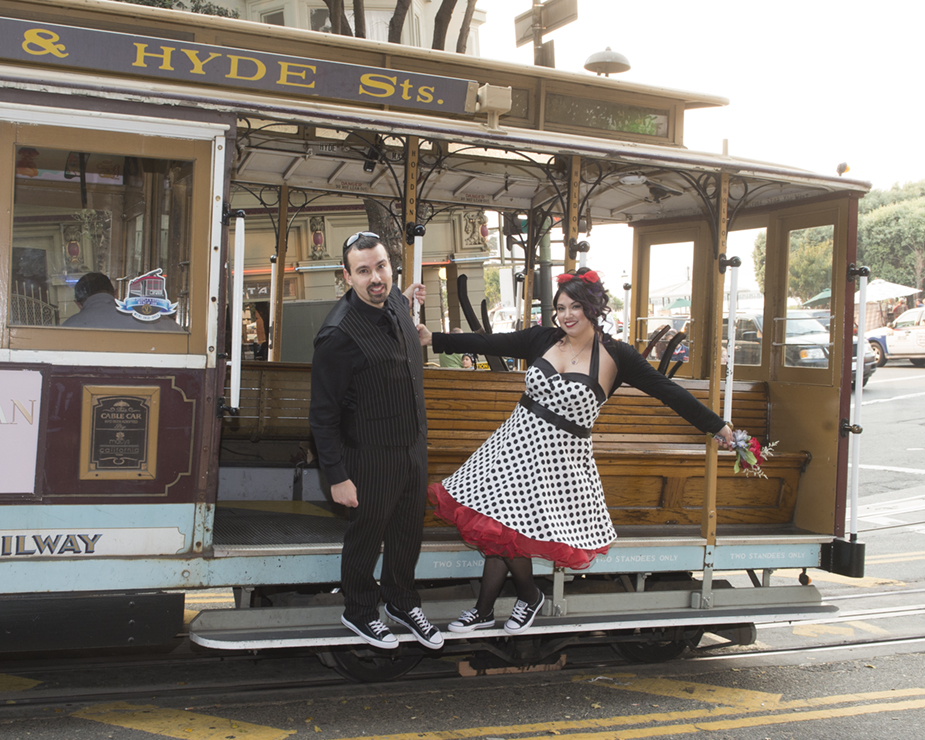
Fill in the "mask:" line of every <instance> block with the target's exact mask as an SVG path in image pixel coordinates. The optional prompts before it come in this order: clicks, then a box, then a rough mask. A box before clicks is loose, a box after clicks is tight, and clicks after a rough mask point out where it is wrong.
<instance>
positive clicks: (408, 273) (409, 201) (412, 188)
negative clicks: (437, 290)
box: [401, 136, 419, 289]
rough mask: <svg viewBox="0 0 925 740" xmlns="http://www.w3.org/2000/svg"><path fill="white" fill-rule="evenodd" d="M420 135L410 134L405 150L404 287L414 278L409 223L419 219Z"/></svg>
mask: <svg viewBox="0 0 925 740" xmlns="http://www.w3.org/2000/svg"><path fill="white" fill-rule="evenodd" d="M418 153H419V149H418V137H417V136H409V137H408V144H407V148H406V151H405V198H404V201H405V209H404V213H403V214H402V215H403V216H404V222H403V223H402V229H401V230H402V250H401V274H402V281H401V285H402V288H403V289H404V288H407V287H408V286H409V285H411V283H412V282H413V278H414V237H409V235H408V232H407V226H408V224H416V223H417V222H418V221H417V219H418V171H419V169H418Z"/></svg>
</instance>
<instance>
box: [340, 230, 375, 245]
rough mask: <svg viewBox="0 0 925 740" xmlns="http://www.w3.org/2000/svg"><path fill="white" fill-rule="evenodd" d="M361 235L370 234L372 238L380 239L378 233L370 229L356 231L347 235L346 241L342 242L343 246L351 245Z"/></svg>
mask: <svg viewBox="0 0 925 740" xmlns="http://www.w3.org/2000/svg"><path fill="white" fill-rule="evenodd" d="M361 236H371V237H373V238H374V239H380V238H381V237H380V236H379V235H378V234H374V233H373V232H372V231H358V232H357V233H356V234H354V235H353V236H350V237H347V241H346V242H345V243H344V246H345V247H351V246H353V243H354V242H355V241H356V240H357V239H359V238H360V237H361Z"/></svg>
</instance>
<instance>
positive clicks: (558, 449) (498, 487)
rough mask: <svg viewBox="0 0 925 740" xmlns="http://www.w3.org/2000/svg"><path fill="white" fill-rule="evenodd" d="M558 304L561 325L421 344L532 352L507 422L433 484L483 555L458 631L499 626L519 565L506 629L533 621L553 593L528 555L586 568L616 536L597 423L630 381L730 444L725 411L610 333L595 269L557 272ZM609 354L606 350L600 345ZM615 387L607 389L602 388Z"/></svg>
mask: <svg viewBox="0 0 925 740" xmlns="http://www.w3.org/2000/svg"><path fill="white" fill-rule="evenodd" d="M558 281H559V285H558V290H557V292H556V295H555V298H554V299H553V307H554V312H555V313H554V317H555V321H556V323H557V324H558V327H541V326H534V327H531V328H529V329H526V330H524V331H519V332H513V333H510V334H488V335H484V334H461V335H450V334H431V332H430V331H428V330H427V328H426V327H424V326H423V325H420V326H418V333H419V335H420V338H421V344H422V345H424V346H427V345H430V344H433V347H434V350H435V351H436V352H441V353H442V352H475V353H478V354H482V355H504V356H508V357H518V358H522V359H526V360H527V362H528V364H529V369H528V370H527V374H526V393H524V395H523V397H522V398H521V400H520V403H519V404H518V405H517V408H516V409H515V410H514V412H513V413H512V414H511V416H510V418H509V419H508V420H507V421H506V422H505V423H504V424H503V425H502V426H501V427H500V428H499V429H498V430H497V431H496V432H495V433H494V434H492V436H491V437H490V438H489V439H488V440H486V441H485V443H484V444H483V445H482V446H481V447H479V449H478V450H476V451H475V452H474V453H473V455H472V456H471V457H470V458H469V459H468V460H467V461H466V463H465V464H464V465H463V466H462V467H461V468H460V469H459V470H458V471H456V473H454V474H453V475H451V476H450V477H449V478H447V479H445V480H444V481H443V482H442V483H437V484H434V485H432V486H430V488H428V495H429V497H430V498H431V500H432V501H433V502H434V504H435V505H436V507H437V509H436V514H437V516H439V517H441V518H442V519H445V520H447V521H449V522H452V523H453V524H455V525H456V527H457V528H458V529H459V532H460V534H461V535H462V537H463V539H464V540H466V541H467V542H468V543H470V544H472V545H475V546H476V547H478V548H479V549H480V550H481V551H482V553H483V554H484V555H485V568H484V571H483V573H482V586H481V589H480V591H479V596H478V600H477V601H476V604H475V606H474V607H473V608H472V609H467V610H466V611H464V612H463V613H462V615H461V616H460V617H459V619H458V620H457V621H455V622H452V623H450V625H449V629H450V631H451V632H472V631H474V630H478V629H487V628H490V627H493V626H494V624H495V617H494V603H495V600H496V599H497V597H498V595H499V594H500V593H501V589H502V588H503V586H504V582H505V580H506V578H507V574H508V572H510V574H511V577H512V580H513V582H514V586H515V589H516V591H517V602H516V604H515V606H514V610H513V612H512V614H511V617H510V619H508V620H507V622H506V623H505V625H504V630H505V632H507V633H508V634H512V635H517V634H520V633H522V632H525V631H526V630H528V629H529V628H530V625H531V624H533V620H534V618H535V617H536V614H537V612H538V611H539V609H540V607H542V605H543V602H544V601H545V597H544V596H543V593H542V591H540V590H539V589H538V588H537V587H536V585H535V584H534V582H533V563H532V560H531V558H534V557H542V558H546V559H548V560H551V561H553V562H554V563H555V565H556V566H558V567H567V568H571V569H580V568H586V567H587V566H588V565H589V564H590V563H591V561H592V560H593V559H594V557H595V556H596V555H597V554H599V553H603V552H607V549H608V547H609V545H610V543H611V542H612V541H613V540H614V538H615V537H616V532H615V531H614V528H613V524H612V523H611V520H610V515H609V513H608V511H607V506H606V503H605V501H604V493H603V490H602V488H601V481H600V477H599V476H598V472H597V466H596V465H595V463H594V457H593V452H592V448H591V427H592V425H593V424H594V420H595V419H596V418H597V415H598V413H599V411H600V407H601V406H602V405H603V404H604V402H605V401H606V400H607V398H608V397H609V396H610V395H612V394H613V393H614V391H616V390H617V388H618V387H619V386H620V385H621V384H622V383H628V384H630V385H632V386H634V387H636V388H638V389H639V390H641V391H643V392H645V393H647V394H649V395H651V396H654V397H655V398H657V399H659V400H661V401H662V402H663V403H665V404H666V405H668V406H670V407H671V408H672V409H674V410H675V411H676V412H677V413H678V414H680V415H681V416H682V417H683V418H685V419H686V420H687V421H689V422H690V423H691V424H693V425H694V426H696V427H697V428H698V429H700V430H702V431H704V432H709V433H711V434H714V435H718V437H719V439H720V444H721V446H723V447H724V448H727V449H728V448H729V443H731V442H732V430H731V429H730V428H729V427H728V426H727V425H726V424H725V422H723V420H722V419H720V417H718V416H717V415H716V414H714V413H713V412H712V411H710V409H708V408H707V407H706V406H704V405H703V404H701V403H700V402H699V401H697V400H696V399H695V398H694V397H693V396H692V395H691V394H690V393H688V392H687V391H686V390H684V389H683V388H681V387H680V386H679V385H677V384H675V383H673V382H672V381H670V380H668V379H667V378H666V377H665V376H663V375H661V374H660V373H659V372H658V371H656V370H655V369H654V368H652V366H651V365H649V363H648V362H647V361H646V360H645V359H643V358H642V356H640V355H639V353H638V352H636V350H635V349H633V348H632V347H631V346H630V345H628V344H625V343H623V342H618V341H616V340H614V339H613V338H612V337H610V336H608V335H605V334H603V332H602V331H601V329H600V322H601V319H602V318H603V317H604V316H605V315H606V314H607V313H608V312H609V311H610V308H609V307H608V305H607V301H608V298H607V292H606V291H605V290H604V286H603V285H602V284H601V281H600V278H599V277H598V275H597V273H596V272H594V271H592V270H588V269H586V268H581V269H580V270H578V271H577V272H569V273H566V274H564V275H560V276H559V278H558ZM602 350H603V351H602ZM605 389H606V392H605Z"/></svg>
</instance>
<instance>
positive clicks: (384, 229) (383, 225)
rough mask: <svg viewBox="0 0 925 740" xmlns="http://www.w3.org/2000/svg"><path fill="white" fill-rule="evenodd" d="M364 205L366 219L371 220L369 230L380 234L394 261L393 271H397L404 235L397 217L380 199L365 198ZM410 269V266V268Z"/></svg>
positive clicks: (390, 258)
mask: <svg viewBox="0 0 925 740" xmlns="http://www.w3.org/2000/svg"><path fill="white" fill-rule="evenodd" d="M363 207H364V208H365V209H366V220H367V221H368V222H369V230H370V231H372V232H373V233H374V234H379V238H380V239H381V240H382V243H383V244H384V245H385V249H386V251H387V252H388V253H389V261H390V262H391V263H392V272H395V271H396V270H397V269H398V267H399V266H400V265H401V257H402V244H403V241H402V240H403V238H404V237H403V236H402V233H401V230H400V229H399V228H398V226H397V225H396V223H395V219H394V218H392V216H391V214H389V212H388V211H387V210H386V207H385V206H383V205H382V204H381V203H379V202H378V201H375V200H373V199H372V198H365V199H364V200H363ZM409 269H410V268H409Z"/></svg>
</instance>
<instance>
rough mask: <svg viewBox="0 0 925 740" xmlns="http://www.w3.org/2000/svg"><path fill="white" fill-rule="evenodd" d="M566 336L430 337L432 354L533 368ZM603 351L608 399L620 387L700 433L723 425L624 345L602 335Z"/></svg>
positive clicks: (540, 329)
mask: <svg viewBox="0 0 925 740" xmlns="http://www.w3.org/2000/svg"><path fill="white" fill-rule="evenodd" d="M564 336H565V332H564V331H562V329H558V328H555V327H551V326H531V327H530V328H529V329H524V330H523V331H515V332H506V333H502V334H440V333H435V334H434V335H433V347H434V351H435V352H438V353H441V354H442V353H444V352H471V353H476V354H481V355H497V356H504V357H516V358H518V359H522V360H526V361H527V364H528V365H532V364H533V363H534V362H535V361H536V360H537V359H539V358H540V357H542V356H543V355H544V354H545V353H546V350H548V349H549V348H550V347H552V346H553V345H554V344H555V343H556V342H558V341H559V340H560V339H561V338H562V337H564ZM603 347H604V349H606V350H607V352H608V353H609V354H610V356H611V357H612V358H613V361H614V363H615V364H616V366H617V377H616V378H615V379H614V383H613V387H612V388H611V389H610V390H609V392H608V393H607V396H608V397H610V396H612V395H613V394H614V392H615V391H616V390H617V388H619V387H620V386H621V385H623V383H626V384H627V385H631V386H633V388H636V389H638V390H640V391H642V392H643V393H645V394H646V395H648V396H652V397H653V398H656V399H658V400H659V401H661V402H662V403H663V404H665V405H666V406H668V407H669V408H670V409H672V410H673V411H674V412H675V413H677V414H678V415H679V416H680V417H681V418H683V419H685V420H686V421H688V422H690V423H691V424H693V425H694V426H695V427H697V428H698V429H699V430H700V431H702V432H706V433H709V434H716V433H717V432H719V430H720V429H722V428H723V427H724V426H725V424H726V422H724V421H723V420H722V419H721V418H720V417H719V416H717V415H716V414H714V413H713V412H712V411H711V410H710V409H709V408H707V407H706V406H704V405H703V404H702V403H700V401H698V400H697V399H696V398H694V397H693V396H692V395H691V394H690V393H689V392H688V391H687V390H686V389H684V388H682V387H681V386H679V385H678V384H677V383H675V382H674V381H672V380H669V379H668V378H666V377H665V376H664V375H662V374H661V373H660V372H659V371H658V370H656V369H655V368H654V367H652V366H651V365H650V364H649V363H648V361H647V360H646V359H645V358H644V357H643V356H642V355H640V354H639V353H638V352H637V351H636V350H635V349H634V348H633V347H631V346H630V345H629V344H627V343H626V342H618V341H617V340H615V339H614V338H613V337H611V336H610V335H608V334H605V335H604V339H603Z"/></svg>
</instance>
